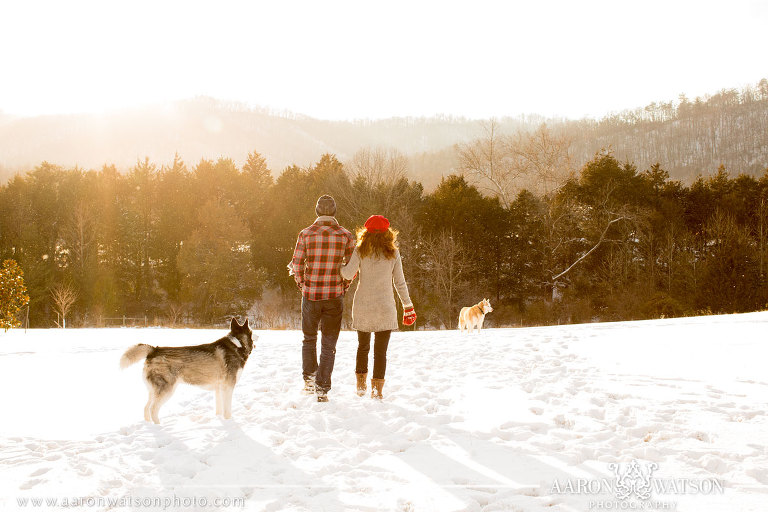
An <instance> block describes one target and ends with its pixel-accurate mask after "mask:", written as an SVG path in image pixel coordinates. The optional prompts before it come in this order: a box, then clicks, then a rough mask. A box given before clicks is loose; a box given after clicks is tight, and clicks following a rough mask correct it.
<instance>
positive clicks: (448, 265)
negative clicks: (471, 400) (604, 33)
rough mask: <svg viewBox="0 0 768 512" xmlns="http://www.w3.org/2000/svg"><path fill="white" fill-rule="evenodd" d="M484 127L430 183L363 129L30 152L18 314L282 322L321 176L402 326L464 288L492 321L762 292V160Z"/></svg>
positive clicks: (767, 182)
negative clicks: (389, 271) (305, 137)
mask: <svg viewBox="0 0 768 512" xmlns="http://www.w3.org/2000/svg"><path fill="white" fill-rule="evenodd" d="M495 130H496V128H495V127H494V125H493V123H490V124H488V125H487V130H486V133H485V134H484V135H483V136H482V137H480V138H478V139H477V140H475V141H472V142H470V143H467V144H464V145H461V146H459V147H458V148H457V160H458V161H459V162H460V166H459V169H457V170H456V171H457V172H456V173H455V174H450V175H448V176H445V177H444V178H443V179H442V180H441V182H440V183H439V185H438V186H437V187H436V188H435V189H434V191H432V192H430V193H426V192H425V191H424V187H423V186H422V185H421V183H419V182H417V181H414V180H411V179H409V178H408V169H407V167H408V159H407V158H406V157H405V156H403V155H402V154H401V153H399V152H398V151H396V150H387V149H381V148H371V149H363V150H360V151H358V152H357V153H356V154H355V155H354V156H353V157H352V158H351V159H350V160H349V161H348V162H344V163H342V162H341V161H340V160H338V159H337V158H336V157H335V156H334V155H331V154H325V155H322V157H321V158H320V159H319V160H318V161H317V162H315V163H313V164H312V165H309V166H306V167H299V166H295V165H294V166H289V167H286V168H285V169H283V170H282V172H280V173H279V175H277V177H276V178H275V177H274V175H273V173H272V172H271V170H270V169H269V168H268V166H267V163H266V160H265V158H264V157H263V156H262V155H260V154H259V153H257V152H253V153H251V154H249V156H248V159H247V161H246V162H245V164H244V165H243V166H242V167H238V166H236V165H235V164H234V162H233V161H232V160H231V159H228V158H220V159H218V160H215V161H213V160H205V159H204V160H201V161H200V162H198V163H197V164H196V165H194V166H193V167H188V166H187V164H186V163H185V162H184V161H182V160H181V159H180V158H179V157H178V156H177V157H176V158H175V159H174V161H173V162H172V163H170V164H168V165H163V166H159V167H158V166H157V165H156V164H154V163H152V162H150V161H149V159H145V160H143V161H139V162H137V163H136V165H135V166H133V167H132V168H131V169H130V171H129V172H127V173H126V174H121V173H119V172H118V171H117V170H116V168H115V167H114V166H108V165H107V166H104V167H103V168H101V169H100V170H83V169H78V168H74V169H64V168H61V167H59V166H56V165H53V164H50V163H46V162H44V163H42V164H41V165H39V166H37V167H35V168H34V169H32V170H30V171H29V172H27V173H26V174H24V175H17V176H15V177H14V178H12V179H11V180H10V181H9V182H8V183H6V184H5V185H3V186H2V187H0V261H2V260H9V259H10V260H15V261H16V262H18V264H19V265H20V267H21V269H23V273H24V280H25V283H26V287H27V290H28V295H29V298H30V300H29V311H28V318H29V323H30V326H32V327H51V326H56V325H61V324H62V323H63V321H64V317H66V325H67V326H102V325H113V324H121V323H122V322H121V319H122V318H123V317H126V318H129V319H130V318H133V319H137V318H138V319H144V318H146V323H147V324H152V325H156V324H157V325H217V324H219V323H220V322H221V321H222V320H223V319H224V318H226V317H228V316H230V315H245V314H249V315H250V316H251V318H252V319H254V320H255V321H256V325H257V326H258V327H262V328H280V327H283V328H284V327H296V326H297V325H298V323H297V321H298V317H299V292H298V290H297V289H296V286H295V284H294V282H293V279H292V278H291V277H289V276H288V272H287V268H286V265H287V263H288V262H289V260H290V258H291V255H292V252H293V248H294V245H295V242H296V236H297V234H298V232H299V231H300V230H301V229H302V228H304V227H305V226H307V225H308V224H310V223H311V222H312V221H313V220H314V218H315V214H314V205H315V200H316V199H317V197H318V196H320V195H322V194H326V193H328V194H331V195H333V196H334V197H335V198H336V201H337V204H338V215H337V218H338V219H339V221H340V223H341V224H342V225H344V226H346V227H348V228H350V229H354V228H356V227H358V226H361V225H362V224H363V223H364V221H365V219H366V218H367V217H368V216H369V215H371V214H374V213H378V214H382V215H385V216H387V217H388V218H389V219H390V220H391V222H392V226H393V227H394V228H396V229H398V230H399V231H400V236H399V240H400V243H401V252H402V255H403V263H404V268H405V274H406V278H407V280H408V284H409V287H410V290H411V295H412V298H413V300H414V303H415V305H416V309H417V312H418V314H419V322H418V324H417V327H433V328H443V327H446V328H455V327H456V321H457V315H458V311H459V309H460V307H462V306H466V305H472V304H474V303H476V302H478V301H479V300H481V299H482V298H484V297H488V298H490V299H491V302H492V304H493V307H494V312H493V313H492V314H491V315H489V317H488V319H487V322H488V323H489V324H491V325H496V326H505V325H545V324H555V323H569V322H586V321H595V320H603V321H606V320H628V319H641V318H658V317H661V316H680V315H692V314H701V313H720V312H722V313H731V312H741V311H752V310H757V309H762V308H763V307H765V306H766V304H768V290H767V289H766V282H765V280H766V266H768V262H767V261H766V238H767V237H768V168H767V169H766V170H765V172H763V174H762V176H760V177H759V178H756V177H753V176H751V175H747V174H737V175H734V174H732V173H730V172H729V171H728V170H727V169H725V168H724V167H722V166H721V167H720V168H719V169H717V170H715V171H714V172H710V173H707V174H705V175H702V176H699V177H698V178H697V179H696V180H695V181H694V182H693V183H692V184H691V185H690V186H686V185H684V184H682V183H681V182H679V181H676V180H672V179H670V177H669V174H668V172H667V171H665V170H664V169H663V168H662V167H661V166H660V165H659V164H654V165H652V166H650V167H648V168H647V169H642V170H638V168H637V167H636V166H635V165H634V164H633V163H631V162H628V161H627V162H621V161H619V160H618V159H617V158H616V157H615V156H614V155H613V154H612V153H611V152H610V151H605V150H604V151H601V152H598V153H597V154H595V155H594V156H593V158H592V159H591V160H589V161H588V162H587V163H586V164H585V165H583V166H581V167H580V168H578V169H570V161H571V159H570V156H569V154H570V153H569V152H570V145H569V141H568V140H567V139H564V138H562V137H560V136H558V135H556V134H553V133H551V132H550V131H549V130H547V129H546V127H542V128H540V129H539V130H538V131H536V132H534V133H531V134H527V135H525V136H520V135H517V136H514V137H511V136H505V135H502V134H500V133H498V132H497V131H495ZM705 171H707V170H706V169H702V172H705ZM353 286H354V285H353ZM351 295H352V294H351V293H350V294H348V300H351ZM65 305H66V306H67V307H66V311H64V308H62V306H65ZM350 309H351V308H347V311H349V310H350ZM25 315H26V312H25ZM139 324H141V325H143V322H139Z"/></svg>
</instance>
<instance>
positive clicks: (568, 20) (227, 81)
mask: <svg viewBox="0 0 768 512" xmlns="http://www.w3.org/2000/svg"><path fill="white" fill-rule="evenodd" d="M766 27H768V0H727V1H720V2H707V1H674V0H664V1H649V0H642V1H634V0H633V1H624V0H612V1H604V2H597V1H584V0H579V1H574V0H563V1H536V0H527V1H520V2H517V1H506V2H504V1H496V2H490V1H478V0H468V1H464V2H451V1H439V2H419V1H418V0H409V1H404V2H399V1H392V0H388V1H376V2H373V1H365V0H356V1H331V0H313V1H302V2H293V1H284V0H273V1H269V2H257V1H248V2H235V1H226V0H221V1H217V2H194V1H184V2H169V1H160V0H153V1H150V2H143V1H136V0H130V1H106V0H100V1H94V2H82V1H61V0H52V1H34V0H0V111H4V112H6V113H12V114H21V115H37V114H48V113H70V112H80V111H91V112H93V111H101V110H112V109H118V108H123V107H129V106H135V105H142V104H150V103H156V102H159V101H164V100H174V99H182V98H189V97H193V96H197V95H207V96H212V97H216V98H220V99H226V100H237V101H241V102H244V103H247V104H249V105H254V106H255V105H260V106H267V107H272V108H276V109H287V110H290V111H293V112H298V113H304V114H308V115H311V116H314V117H319V118H325V119H352V118H381V117H390V116H407V115H410V116H422V115H426V116H430V115H434V114H441V113H442V114H453V115H461V116H466V117H477V118H479V117H489V116H503V115H517V114H520V113H540V114H545V115H560V116H567V117H582V116H584V115H589V116H602V115H603V114H605V113H607V112H609V111H617V110H622V109H624V108H631V107H636V106H643V105H646V104H648V103H650V102H651V101H659V100H671V99H676V98H677V96H678V95H679V94H680V93H686V94H688V95H689V96H690V97H693V96H696V95H702V94H705V93H711V92H715V91H717V90H719V89H721V88H724V87H741V86H743V85H747V84H753V83H755V82H757V81H758V80H759V79H760V78H763V77H768V40H766V38H765V33H766Z"/></svg>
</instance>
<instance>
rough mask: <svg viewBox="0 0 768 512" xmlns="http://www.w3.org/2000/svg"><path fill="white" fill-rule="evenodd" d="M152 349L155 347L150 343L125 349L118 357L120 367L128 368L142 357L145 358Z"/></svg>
mask: <svg viewBox="0 0 768 512" xmlns="http://www.w3.org/2000/svg"><path fill="white" fill-rule="evenodd" d="M154 349H155V347H153V346H152V345H146V344H144V343H139V344H138V345H134V346H133V347H131V348H129V349H128V350H126V351H125V354H123V357H121V358H120V368H128V367H129V366H131V365H132V364H135V363H138V362H139V361H141V360H142V359H145V358H146V357H147V355H149V353H150V352H152V351H153V350H154Z"/></svg>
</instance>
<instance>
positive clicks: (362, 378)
mask: <svg viewBox="0 0 768 512" xmlns="http://www.w3.org/2000/svg"><path fill="white" fill-rule="evenodd" d="M355 377H356V378H357V396H365V392H366V391H368V386H367V385H366V381H367V380H368V374H367V373H356V374H355Z"/></svg>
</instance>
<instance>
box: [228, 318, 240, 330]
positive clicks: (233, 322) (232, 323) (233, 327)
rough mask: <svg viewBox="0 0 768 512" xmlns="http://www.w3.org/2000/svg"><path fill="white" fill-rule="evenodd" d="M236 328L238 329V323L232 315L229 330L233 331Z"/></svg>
mask: <svg viewBox="0 0 768 512" xmlns="http://www.w3.org/2000/svg"><path fill="white" fill-rule="evenodd" d="M238 329H240V324H239V323H238V322H237V318H235V317H232V321H231V322H230V323H229V330H230V331H232V332H235V331H237V330H238Z"/></svg>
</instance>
